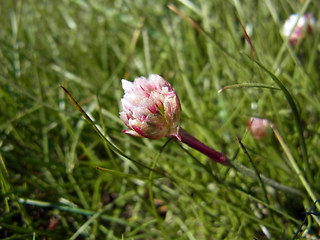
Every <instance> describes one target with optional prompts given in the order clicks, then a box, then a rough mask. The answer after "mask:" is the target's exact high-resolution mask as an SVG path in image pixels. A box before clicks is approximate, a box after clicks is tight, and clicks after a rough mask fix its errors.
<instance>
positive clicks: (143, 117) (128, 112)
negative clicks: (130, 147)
mask: <svg viewBox="0 0 320 240" xmlns="http://www.w3.org/2000/svg"><path fill="white" fill-rule="evenodd" d="M122 87H123V89H124V96H123V98H122V99H121V102H122V108H123V111H122V112H120V118H121V119H122V121H123V122H124V123H125V124H126V126H127V127H128V128H129V129H130V130H124V131H123V132H124V133H126V134H129V135H132V136H137V137H146V138H150V139H158V138H161V137H170V136H174V137H177V138H178V139H180V136H179V131H178V130H179V126H178V124H179V120H180V113H181V106H180V101H179V98H178V96H177V94H176V93H175V91H174V89H173V88H172V87H171V85H170V83H169V82H167V81H166V80H165V79H164V78H162V77H161V76H159V75H156V74H151V75H150V76H149V77H148V78H145V77H139V78H135V80H134V82H130V81H127V80H125V79H122Z"/></svg>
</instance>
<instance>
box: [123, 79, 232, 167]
mask: <svg viewBox="0 0 320 240" xmlns="http://www.w3.org/2000/svg"><path fill="white" fill-rule="evenodd" d="M122 87H123V90H124V96H123V98H122V99H121V102H122V108H123V110H122V111H121V112H120V118H121V119H122V121H123V122H124V123H125V124H126V126H127V127H128V128H129V130H124V131H123V132H124V133H126V134H128V135H132V136H136V137H146V138H150V139H159V138H162V137H169V138H176V139H178V140H179V141H181V142H183V143H186V144H187V145H189V146H190V147H192V148H194V149H196V150H198V151H199V152H201V153H203V154H205V155H207V156H208V157H209V158H211V159H212V160H214V161H216V162H219V163H221V164H224V165H228V162H227V157H226V156H225V155H224V154H222V153H219V152H217V151H215V150H213V149H211V148H209V147H208V146H206V145H205V144H203V143H201V142H200V141H198V140H197V139H196V138H195V137H193V136H192V135H190V134H189V133H187V132H186V131H185V130H183V129H182V128H181V127H180V126H179V121H180V115H181V106H180V101H179V98H178V96H177V94H176V92H175V91H174V89H173V88H172V87H171V85H170V83H169V82H167V81H166V80H165V79H164V78H162V77H161V76H159V75H156V74H151V75H150V76H149V77H148V78H145V77H139V78H135V80H134V82H129V81H127V80H125V79H122Z"/></svg>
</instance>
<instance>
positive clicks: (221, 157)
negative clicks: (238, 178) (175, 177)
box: [179, 128, 230, 166]
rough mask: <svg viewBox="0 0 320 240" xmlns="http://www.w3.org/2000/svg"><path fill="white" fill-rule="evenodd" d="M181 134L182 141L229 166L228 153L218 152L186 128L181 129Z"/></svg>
mask: <svg viewBox="0 0 320 240" xmlns="http://www.w3.org/2000/svg"><path fill="white" fill-rule="evenodd" d="M179 135H180V138H181V142H183V143H185V144H187V145H188V146H189V147H191V148H193V149H196V150H197V151H199V152H201V153H203V154H204V155H206V156H207V157H209V158H210V159H211V160H213V161H215V162H218V163H221V164H223V165H226V166H229V165H230V164H229V162H228V159H227V157H226V155H224V154H223V153H220V152H217V151H215V150H213V149H212V148H210V147H208V146H207V145H205V144H203V143H202V142H200V141H199V140H198V139H196V138H195V137H193V136H192V135H190V134H189V133H188V132H186V131H185V130H184V129H182V128H180V129H179Z"/></svg>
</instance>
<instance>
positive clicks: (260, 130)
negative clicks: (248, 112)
mask: <svg viewBox="0 0 320 240" xmlns="http://www.w3.org/2000/svg"><path fill="white" fill-rule="evenodd" d="M247 125H248V127H249V131H250V132H252V134H253V137H254V138H255V139H257V140H259V139H260V138H263V137H266V136H267V131H268V128H269V126H270V122H269V120H267V119H263V118H256V117H252V118H251V119H250V122H249V121H248V122H247Z"/></svg>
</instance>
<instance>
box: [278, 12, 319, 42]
mask: <svg viewBox="0 0 320 240" xmlns="http://www.w3.org/2000/svg"><path fill="white" fill-rule="evenodd" d="M298 19H299V14H292V15H291V16H290V17H289V18H288V19H287V20H286V21H285V23H284V25H283V29H282V32H283V35H284V36H285V37H289V41H290V43H291V44H292V45H293V46H295V45H296V44H297V43H298V41H299V40H300V39H301V38H304V37H305V35H306V33H308V34H311V33H312V30H313V27H314V25H315V23H316V21H315V19H314V17H313V15H312V13H305V14H304V15H303V16H301V17H300V19H299V20H298ZM290 34H291V35H290Z"/></svg>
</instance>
